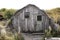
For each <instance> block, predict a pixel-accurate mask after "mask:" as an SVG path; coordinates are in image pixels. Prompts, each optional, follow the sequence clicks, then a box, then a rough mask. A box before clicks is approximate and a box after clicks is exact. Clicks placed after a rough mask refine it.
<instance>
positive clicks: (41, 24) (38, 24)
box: [13, 6, 49, 31]
mask: <svg viewBox="0 0 60 40" xmlns="http://www.w3.org/2000/svg"><path fill="white" fill-rule="evenodd" d="M26 12H29V13H30V15H29V16H30V17H29V18H28V19H26V18H24V14H26ZM38 15H41V16H42V20H41V21H37V16H38ZM13 25H14V27H16V28H17V29H18V28H21V31H22V30H23V31H28V30H30V31H40V30H42V29H43V30H44V28H48V26H49V19H48V17H47V16H46V13H44V12H43V11H42V10H40V9H38V8H36V7H34V6H28V7H26V8H24V9H23V10H21V11H20V12H18V13H17V14H16V15H15V16H14V17H13ZM19 30H20V29H19Z"/></svg>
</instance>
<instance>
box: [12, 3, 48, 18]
mask: <svg viewBox="0 0 60 40" xmlns="http://www.w3.org/2000/svg"><path fill="white" fill-rule="evenodd" d="M28 6H34V7H36V8H37V9H38V10H40V11H42V12H43V13H44V14H45V15H46V16H47V17H48V15H47V14H46V12H45V11H44V10H41V9H40V8H38V7H37V6H35V5H33V4H28V5H27V6H25V7H23V8H21V9H20V10H17V11H16V12H15V14H14V15H13V16H15V15H16V14H17V13H18V12H20V11H21V10H23V9H25V8H27V7H28ZM48 18H49V17H48Z"/></svg>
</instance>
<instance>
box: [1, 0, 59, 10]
mask: <svg viewBox="0 0 60 40" xmlns="http://www.w3.org/2000/svg"><path fill="white" fill-rule="evenodd" d="M28 4H34V5H36V6H37V7H39V8H40V9H44V10H47V9H52V8H57V7H60V0H0V9H1V8H7V9H11V8H13V9H21V8H23V7H24V6H26V5H28Z"/></svg>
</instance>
